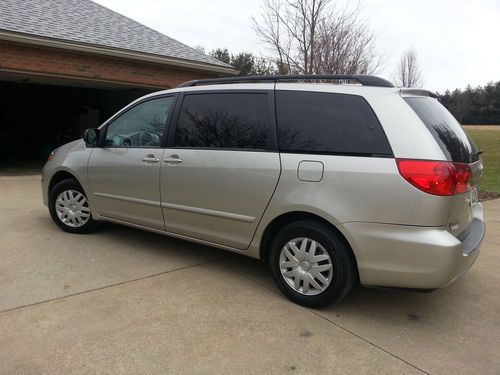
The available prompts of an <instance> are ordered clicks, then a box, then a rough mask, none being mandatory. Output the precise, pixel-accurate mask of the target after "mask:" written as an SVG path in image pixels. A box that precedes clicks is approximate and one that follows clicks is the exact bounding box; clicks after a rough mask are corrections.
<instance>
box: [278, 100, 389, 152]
mask: <svg viewBox="0 0 500 375" xmlns="http://www.w3.org/2000/svg"><path fill="white" fill-rule="evenodd" d="M276 110H277V119H278V144H279V149H280V151H282V152H295V153H318V154H323V153H324V154H340V155H360V156H363V155H367V156H368V155H370V156H372V155H373V156H377V155H378V156H391V155H392V150H391V147H390V146H389V142H388V140H387V138H386V136H385V133H384V131H383V129H382V126H381V125H380V123H379V121H378V119H377V117H376V116H375V113H374V112H373V110H372V109H371V107H370V105H369V104H368V103H367V102H366V100H365V99H364V98H362V97H361V96H357V95H345V94H333V93H320V92H306V91H277V92H276Z"/></svg>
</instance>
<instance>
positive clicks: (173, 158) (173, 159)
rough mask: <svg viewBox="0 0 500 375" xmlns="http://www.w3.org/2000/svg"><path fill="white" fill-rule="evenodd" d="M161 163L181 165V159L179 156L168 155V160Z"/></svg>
mask: <svg viewBox="0 0 500 375" xmlns="http://www.w3.org/2000/svg"><path fill="white" fill-rule="evenodd" d="M163 161H164V162H165V163H167V164H170V165H172V164H179V163H182V159H181V158H180V157H179V155H170V157H169V158H166V159H163Z"/></svg>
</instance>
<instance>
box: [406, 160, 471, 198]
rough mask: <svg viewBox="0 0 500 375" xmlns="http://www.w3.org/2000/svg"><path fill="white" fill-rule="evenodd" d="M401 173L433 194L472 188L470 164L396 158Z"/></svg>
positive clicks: (412, 182)
mask: <svg viewBox="0 0 500 375" xmlns="http://www.w3.org/2000/svg"><path fill="white" fill-rule="evenodd" d="M396 163H397V165H398V169H399V174H400V175H401V176H403V178H404V179H405V180H406V181H408V182H409V183H410V184H412V185H413V186H415V187H416V188H418V189H420V190H422V191H425V192H426V193H429V194H433V195H443V196H444V195H456V194H461V193H465V192H466V191H469V190H471V189H472V185H473V184H472V171H471V169H470V167H469V165H468V164H464V163H452V162H448V161H434V160H411V159H396Z"/></svg>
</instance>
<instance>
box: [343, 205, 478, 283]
mask: <svg viewBox="0 0 500 375" xmlns="http://www.w3.org/2000/svg"><path fill="white" fill-rule="evenodd" d="M473 215H474V219H473V221H472V223H471V226H470V231H469V233H468V235H467V237H466V238H465V239H464V240H463V241H460V240H458V239H457V238H456V237H455V236H453V235H452V234H451V233H450V232H448V230H447V228H446V227H417V226H405V225H390V224H377V223H362V222H353V223H345V224H343V225H341V226H340V227H339V229H340V230H341V231H342V232H343V233H344V234H345V235H346V237H347V238H348V240H349V241H350V243H351V246H352V248H353V251H354V253H355V255H356V260H357V262H358V269H359V276H360V281H361V284H363V285H371V286H385V287H398V288H418V289H436V288H442V287H445V286H447V285H449V284H450V283H452V282H453V281H454V280H455V279H457V278H458V277H460V276H461V275H463V274H464V273H465V272H466V271H467V270H468V269H469V268H470V267H471V266H472V265H473V264H474V262H475V261H476V259H477V257H478V255H479V253H480V247H481V243H482V241H483V238H484V234H485V223H484V219H483V206H482V205H481V204H476V205H475V206H474V209H473Z"/></svg>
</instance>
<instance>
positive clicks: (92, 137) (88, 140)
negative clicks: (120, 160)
mask: <svg viewBox="0 0 500 375" xmlns="http://www.w3.org/2000/svg"><path fill="white" fill-rule="evenodd" d="M99 135H100V131H99V129H96V128H90V129H87V130H85V132H84V133H83V140H84V141H85V145H86V146H87V147H95V146H97V144H98V143H99Z"/></svg>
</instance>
